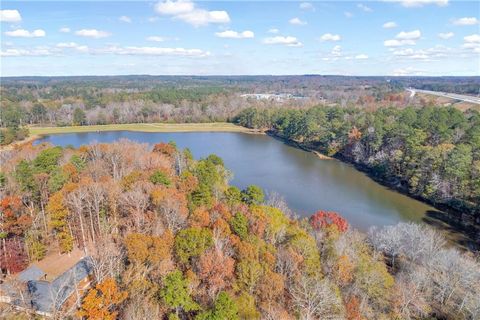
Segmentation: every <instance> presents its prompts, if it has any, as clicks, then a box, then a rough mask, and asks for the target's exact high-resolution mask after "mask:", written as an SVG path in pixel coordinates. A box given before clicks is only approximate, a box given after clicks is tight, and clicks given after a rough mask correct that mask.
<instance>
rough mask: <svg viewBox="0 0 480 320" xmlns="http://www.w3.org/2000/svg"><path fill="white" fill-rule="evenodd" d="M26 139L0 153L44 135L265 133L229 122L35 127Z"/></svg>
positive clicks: (32, 127) (3, 147)
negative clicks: (96, 133)
mask: <svg viewBox="0 0 480 320" xmlns="http://www.w3.org/2000/svg"><path fill="white" fill-rule="evenodd" d="M28 129H29V135H28V137H27V138H25V139H23V140H20V141H15V142H12V143H10V144H8V145H4V146H0V151H8V150H12V149H14V148H18V147H21V146H23V145H25V144H28V143H31V142H33V141H35V140H37V139H39V138H41V137H43V136H45V135H50V134H65V133H87V132H107V131H132V132H164V133H168V132H239V133H245V134H266V133H265V131H262V130H256V129H249V128H246V127H242V126H238V125H235V124H233V123H230V122H205V123H203V122H195V123H159V122H157V123H122V124H106V125H91V126H66V127H37V126H29V127H28Z"/></svg>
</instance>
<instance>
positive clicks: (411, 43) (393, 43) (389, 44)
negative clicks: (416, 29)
mask: <svg viewBox="0 0 480 320" xmlns="http://www.w3.org/2000/svg"><path fill="white" fill-rule="evenodd" d="M415 44H416V42H415V41H414V40H397V39H392V40H385V41H384V42H383V45H384V46H385V47H401V46H414V45H415Z"/></svg>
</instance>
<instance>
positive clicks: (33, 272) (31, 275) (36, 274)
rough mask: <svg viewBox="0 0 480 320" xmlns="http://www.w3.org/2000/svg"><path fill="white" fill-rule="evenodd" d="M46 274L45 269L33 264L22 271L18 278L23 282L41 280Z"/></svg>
mask: <svg viewBox="0 0 480 320" xmlns="http://www.w3.org/2000/svg"><path fill="white" fill-rule="evenodd" d="M44 275H45V271H43V270H42V269H40V268H39V267H37V266H31V267H29V268H27V269H25V270H23V271H22V272H20V274H19V275H18V280H20V281H23V282H27V281H30V280H39V279H40V278H41V277H43V276H44Z"/></svg>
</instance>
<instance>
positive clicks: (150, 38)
mask: <svg viewBox="0 0 480 320" xmlns="http://www.w3.org/2000/svg"><path fill="white" fill-rule="evenodd" d="M165 40H167V39H166V38H164V37H159V36H150V37H147V41H153V42H163V41H165Z"/></svg>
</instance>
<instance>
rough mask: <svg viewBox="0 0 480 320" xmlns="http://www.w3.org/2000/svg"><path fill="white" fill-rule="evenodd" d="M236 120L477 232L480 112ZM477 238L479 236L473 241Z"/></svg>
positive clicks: (313, 111) (284, 114)
mask: <svg viewBox="0 0 480 320" xmlns="http://www.w3.org/2000/svg"><path fill="white" fill-rule="evenodd" d="M235 121H236V122H237V123H238V124H240V125H243V126H246V127H249V128H257V129H264V130H270V132H271V134H273V135H275V136H278V137H281V138H284V139H287V140H289V141H293V142H295V143H298V144H299V145H300V146H303V147H307V148H309V149H313V150H318V151H320V152H322V153H324V154H326V155H328V156H334V157H337V158H340V159H342V160H344V161H347V162H350V163H353V164H355V165H356V166H357V167H359V168H361V169H365V170H367V171H368V172H369V173H370V174H371V175H372V176H373V177H375V178H376V179H378V180H381V181H383V182H384V183H386V184H387V185H389V186H392V187H394V188H396V189H399V190H401V191H404V192H406V193H408V194H409V195H412V196H414V197H418V198H421V199H423V200H427V201H429V202H430V203H432V204H434V205H436V206H440V207H441V206H447V207H450V208H453V209H455V211H456V212H457V213H456V214H455V215H454V219H455V220H456V221H458V222H461V223H463V224H464V225H466V226H469V227H472V228H473V229H472V233H473V234H474V235H475V234H476V236H477V238H478V237H479V236H480V231H479V230H480V229H479V226H480V113H479V112H477V111H468V112H465V113H463V112H461V111H459V110H457V109H455V108H453V107H443V108H442V107H434V106H431V107H419V108H415V107H407V108H403V109H399V108H379V109H377V110H375V111H366V110H364V109H360V108H340V107H314V108H310V109H306V110H285V109H284V110H269V109H258V108H250V109H246V110H244V111H242V112H241V113H240V114H239V115H238V116H237V117H236V118H235ZM476 240H477V241H480V238H478V239H476Z"/></svg>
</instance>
